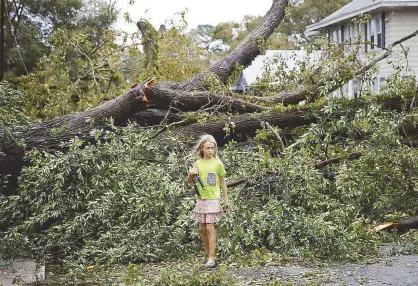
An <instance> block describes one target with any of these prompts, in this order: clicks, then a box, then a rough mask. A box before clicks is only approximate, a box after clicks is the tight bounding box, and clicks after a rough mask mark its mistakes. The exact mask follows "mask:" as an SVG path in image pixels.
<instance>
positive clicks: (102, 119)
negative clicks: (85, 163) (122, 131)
mask: <svg viewBox="0 0 418 286" xmlns="http://www.w3.org/2000/svg"><path fill="white" fill-rule="evenodd" d="M145 99H146V97H145V95H144V86H143V85H137V86H136V87H135V88H133V89H132V90H130V91H129V92H127V93H125V94H123V95H121V96H119V97H117V98H115V99H113V100H110V101H108V102H105V103H103V104H101V105H99V106H97V107H95V108H93V109H91V110H88V111H85V112H80V113H75V114H70V115H65V116H61V117H58V118H56V119H53V120H51V121H47V122H42V123H35V124H32V125H31V126H30V127H29V128H28V129H27V130H26V131H25V132H23V133H22V135H20V136H19V137H17V138H15V140H11V139H10V138H7V137H6V135H5V134H4V133H5V132H4V130H1V129H0V146H1V147H2V148H1V149H0V151H1V152H2V153H3V154H1V153H0V154H1V155H2V156H0V175H1V176H2V178H3V179H4V178H5V176H6V175H11V176H10V177H9V178H8V183H7V184H6V187H5V189H3V190H1V193H3V194H10V193H12V190H14V189H15V187H16V184H17V176H18V175H19V174H20V171H21V169H22V166H23V164H24V162H23V157H24V152H25V151H27V150H32V149H35V148H36V149H40V150H45V151H55V150H63V148H62V147H61V142H68V141H69V140H71V139H73V138H74V137H76V136H78V137H81V138H83V139H84V140H89V139H93V137H92V136H91V135H90V132H91V131H92V129H101V128H107V126H108V124H110V122H109V121H108V119H109V118H112V119H113V121H114V124H115V125H121V124H123V123H124V122H125V121H126V120H127V119H128V118H130V117H132V116H133V115H134V114H136V113H138V112H139V111H141V110H145V109H146V101H145Z"/></svg>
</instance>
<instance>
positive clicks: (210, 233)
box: [206, 223, 216, 261]
mask: <svg viewBox="0 0 418 286" xmlns="http://www.w3.org/2000/svg"><path fill="white" fill-rule="evenodd" d="M206 232H207V237H208V242H209V253H208V255H209V261H215V248H216V234H215V224H214V223H208V224H206Z"/></svg>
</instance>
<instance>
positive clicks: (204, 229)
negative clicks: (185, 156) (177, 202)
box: [187, 134, 229, 268]
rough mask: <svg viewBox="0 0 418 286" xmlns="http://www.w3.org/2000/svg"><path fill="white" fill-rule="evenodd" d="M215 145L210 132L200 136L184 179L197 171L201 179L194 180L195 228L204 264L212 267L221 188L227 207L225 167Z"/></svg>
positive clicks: (227, 207) (214, 265) (219, 214)
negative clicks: (193, 158) (205, 257)
mask: <svg viewBox="0 0 418 286" xmlns="http://www.w3.org/2000/svg"><path fill="white" fill-rule="evenodd" d="M217 152H218V145H217V144H216V141H215V138H213V136H212V135H208V134H205V135H203V136H201V137H200V140H199V141H198V142H197V144H196V146H195V147H194V149H193V154H194V155H196V156H197V157H199V158H200V159H199V160H197V161H196V162H195V163H194V165H193V167H194V168H193V169H191V170H190V171H189V174H188V177H187V181H188V182H189V183H192V182H193V179H194V177H195V176H196V175H198V176H199V177H200V179H201V181H202V182H203V188H202V186H201V185H200V183H198V184H197V186H198V189H199V193H200V196H201V197H200V198H198V199H197V201H196V207H195V210H194V211H195V218H196V220H197V222H198V223H199V230H200V233H201V234H202V241H203V246H204V248H205V252H206V254H207V255H208V262H207V263H206V264H205V266H206V267H207V268H214V267H216V262H215V248H216V235H215V223H217V222H219V221H220V219H221V217H222V213H223V212H222V208H221V204H220V202H219V199H220V197H221V194H220V189H221V188H222V194H223V202H224V207H225V210H228V209H229V202H228V189H227V187H226V183H225V173H226V172H225V169H224V166H223V164H222V162H221V161H220V160H219V159H218V158H217Z"/></svg>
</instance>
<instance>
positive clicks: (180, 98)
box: [145, 87, 272, 113]
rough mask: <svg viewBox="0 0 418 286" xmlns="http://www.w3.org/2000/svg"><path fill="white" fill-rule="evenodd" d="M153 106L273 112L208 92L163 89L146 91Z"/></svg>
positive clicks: (186, 109) (187, 109) (268, 108)
mask: <svg viewBox="0 0 418 286" xmlns="http://www.w3.org/2000/svg"><path fill="white" fill-rule="evenodd" d="M145 93H146V96H147V98H148V99H149V100H150V102H151V104H152V105H155V106H157V107H158V108H161V109H169V107H170V106H171V107H175V108H176V109H179V110H181V111H196V110H199V109H201V108H202V107H205V108H209V107H214V106H217V107H219V109H218V110H219V111H226V110H229V111H235V112H239V113H249V112H260V111H267V110H271V109H272V108H271V107H266V106H260V105H256V104H253V103H250V102H247V101H244V100H242V99H238V98H234V97H232V96H228V95H218V94H211V93H209V92H206V91H197V92H185V91H179V90H172V89H167V88H161V87H153V88H149V89H146V90H145Z"/></svg>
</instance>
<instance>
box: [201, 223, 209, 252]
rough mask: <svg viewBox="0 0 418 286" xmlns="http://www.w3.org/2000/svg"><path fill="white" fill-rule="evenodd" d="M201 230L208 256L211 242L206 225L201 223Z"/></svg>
mask: <svg viewBox="0 0 418 286" xmlns="http://www.w3.org/2000/svg"><path fill="white" fill-rule="evenodd" d="M199 230H200V233H201V234H202V241H203V247H204V248H205V252H206V254H207V255H209V240H208V233H207V227H206V223H199Z"/></svg>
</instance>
